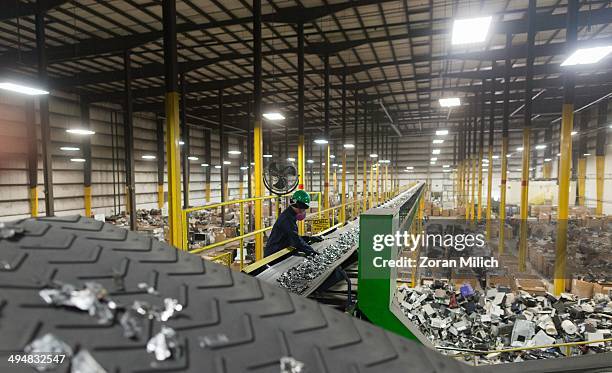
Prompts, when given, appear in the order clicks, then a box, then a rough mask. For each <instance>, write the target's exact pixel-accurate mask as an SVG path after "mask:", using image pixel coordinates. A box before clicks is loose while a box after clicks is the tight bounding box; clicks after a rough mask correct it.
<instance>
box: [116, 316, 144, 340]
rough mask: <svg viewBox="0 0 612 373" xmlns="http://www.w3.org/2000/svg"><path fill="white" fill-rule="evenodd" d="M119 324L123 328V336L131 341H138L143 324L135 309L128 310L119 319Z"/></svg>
mask: <svg viewBox="0 0 612 373" xmlns="http://www.w3.org/2000/svg"><path fill="white" fill-rule="evenodd" d="M119 324H121V327H122V328H123V336H124V337H125V338H129V339H137V338H138V337H139V336H140V334H141V333H142V322H141V320H140V319H139V317H138V314H136V311H134V310H133V309H127V310H126V311H125V312H124V313H123V315H121V317H120V318H119Z"/></svg>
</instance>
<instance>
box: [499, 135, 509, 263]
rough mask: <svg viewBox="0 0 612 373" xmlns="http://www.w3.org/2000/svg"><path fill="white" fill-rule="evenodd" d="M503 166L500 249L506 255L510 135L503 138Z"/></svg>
mask: <svg viewBox="0 0 612 373" xmlns="http://www.w3.org/2000/svg"><path fill="white" fill-rule="evenodd" d="M501 158H502V160H501V161H502V164H501V183H500V196H499V245H498V246H499V247H498V248H497V249H498V251H499V253H500V254H503V253H504V250H505V248H504V246H505V244H506V242H505V237H504V236H505V223H506V184H507V179H506V177H507V175H508V135H507V134H504V136H503V137H502V153H501Z"/></svg>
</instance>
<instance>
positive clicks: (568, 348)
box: [436, 338, 612, 365]
mask: <svg viewBox="0 0 612 373" xmlns="http://www.w3.org/2000/svg"><path fill="white" fill-rule="evenodd" d="M607 342H612V338H605V339H598V340H592V341H578V342H566V343H555V344H546V345H540V346H528V347H512V348H503V349H498V350H483V351H481V350H470V349H464V348H457V347H445V346H444V347H443V346H436V348H437V349H438V350H446V351H458V352H461V353H459V354H455V355H452V356H453V357H455V358H461V357H464V356H472V357H475V356H476V355H488V354H499V353H504V352H519V351H528V350H540V349H544V348H556V347H564V348H565V356H567V357H569V356H571V354H572V347H575V346H582V345H590V344H596V343H607ZM473 361H474V365H477V360H476V359H473Z"/></svg>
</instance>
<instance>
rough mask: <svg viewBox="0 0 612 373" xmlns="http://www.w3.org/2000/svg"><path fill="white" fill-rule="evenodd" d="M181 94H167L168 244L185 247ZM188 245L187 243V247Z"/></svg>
mask: <svg viewBox="0 0 612 373" xmlns="http://www.w3.org/2000/svg"><path fill="white" fill-rule="evenodd" d="M179 133H180V128H179V94H178V92H167V93H166V154H167V157H168V226H169V229H168V232H169V237H168V242H169V243H170V245H172V246H175V247H179V248H182V249H183V250H187V247H183V242H182V241H183V236H182V233H181V231H182V229H181V224H182V223H181V163H180V154H179V139H180V137H179ZM186 244H187V243H185V245H186Z"/></svg>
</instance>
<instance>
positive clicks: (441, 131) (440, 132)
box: [436, 130, 448, 136]
mask: <svg viewBox="0 0 612 373" xmlns="http://www.w3.org/2000/svg"><path fill="white" fill-rule="evenodd" d="M446 135H448V130H437V131H436V136H446Z"/></svg>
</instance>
